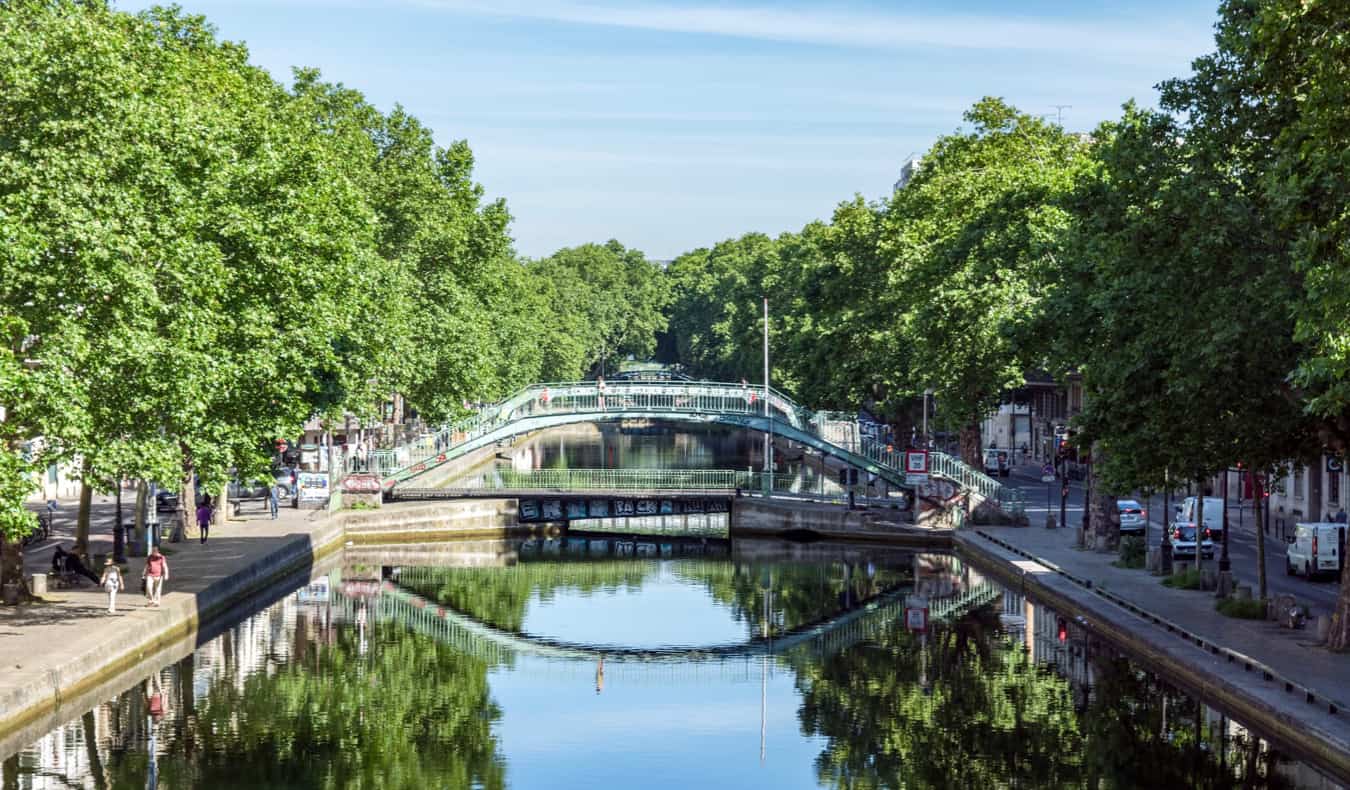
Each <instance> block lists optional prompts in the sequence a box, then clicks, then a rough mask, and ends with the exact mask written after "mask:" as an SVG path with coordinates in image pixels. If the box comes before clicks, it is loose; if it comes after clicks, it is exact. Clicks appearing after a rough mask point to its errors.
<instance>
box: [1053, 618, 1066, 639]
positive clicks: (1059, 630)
mask: <svg viewBox="0 0 1350 790" xmlns="http://www.w3.org/2000/svg"><path fill="white" fill-rule="evenodd" d="M1055 636H1056V637H1057V638H1058V639H1059V641H1061V642H1067V641H1069V623H1068V622H1067V621H1066V620H1065V619H1064V618H1063V617H1056V618H1055Z"/></svg>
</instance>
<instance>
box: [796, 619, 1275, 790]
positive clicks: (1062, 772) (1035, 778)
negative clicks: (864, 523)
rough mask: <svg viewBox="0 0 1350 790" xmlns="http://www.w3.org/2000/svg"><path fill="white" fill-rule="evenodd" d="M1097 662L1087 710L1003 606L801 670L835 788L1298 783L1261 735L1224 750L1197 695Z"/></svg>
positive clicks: (812, 729)
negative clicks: (1277, 770) (1002, 616)
mask: <svg viewBox="0 0 1350 790" xmlns="http://www.w3.org/2000/svg"><path fill="white" fill-rule="evenodd" d="M1089 660H1090V661H1092V662H1093V665H1094V673H1093V675H1094V677H1095V679H1096V683H1097V685H1096V687H1095V688H1094V689H1093V690H1092V691H1091V693H1090V694H1088V695H1087V698H1088V702H1087V704H1086V706H1078V705H1075V695H1074V693H1073V689H1072V688H1071V687H1070V683H1069V681H1068V680H1066V679H1064V678H1062V677H1061V676H1059V675H1058V674H1056V673H1055V672H1054V671H1053V670H1050V669H1048V668H1046V667H1044V666H1040V665H1037V664H1036V663H1034V662H1033V661H1032V660H1031V658H1030V656H1029V654H1028V653H1027V651H1026V650H1024V649H1023V647H1022V645H1021V643H1019V642H1014V641H1012V640H1010V639H1009V638H1007V637H1006V636H1004V635H1003V634H1001V633H999V632H998V630H997V619H996V618H995V616H994V615H993V614H992V613H991V612H988V611H986V612H983V613H980V614H977V615H973V616H971V617H968V618H966V619H965V620H964V621H962V622H960V623H958V624H956V625H955V626H953V627H939V628H937V629H935V630H934V631H933V632H932V633H930V634H928V635H927V636H925V637H920V636H918V635H915V634H912V633H909V632H907V631H905V630H904V629H903V626H902V625H901V624H896V625H895V626H894V627H892V628H890V629H888V630H887V631H886V632H884V633H883V634H882V635H881V636H880V637H879V638H877V639H875V640H872V641H870V642H866V643H862V644H859V645H856V646H855V647H853V648H851V649H849V650H846V651H843V652H840V653H838V654H836V655H835V656H833V657H831V658H827V659H824V660H822V661H819V662H810V663H803V664H802V665H800V666H796V667H794V669H795V670H796V671H797V687H798V690H799V691H800V692H801V695H802V702H801V707H800V709H799V711H798V719H799V721H800V723H801V728H802V733H803V734H804V735H808V736H821V737H824V738H825V739H827V744H826V746H825V748H824V750H823V751H822V752H821V753H820V755H819V756H818V757H817V759H816V772H817V776H818V779H819V781H820V783H821V784H822V785H824V786H827V787H840V788H858V789H863V788H901V787H939V788H946V787H987V788H992V787H1007V786H1012V787H1091V788H1136V787H1156V788H1164V787H1220V788H1222V787H1284V786H1286V785H1285V784H1284V783H1283V782H1282V781H1281V780H1280V779H1279V778H1278V777H1274V776H1272V773H1273V771H1272V769H1273V768H1274V761H1275V759H1276V758H1275V755H1274V754H1273V753H1272V752H1269V751H1266V750H1265V749H1264V748H1263V744H1262V743H1261V742H1260V741H1257V740H1256V739H1253V738H1249V737H1246V736H1237V737H1225V738H1224V740H1223V745H1222V747H1221V746H1220V744H1219V738H1220V730H1221V728H1220V726H1219V723H1218V720H1217V719H1215V720H1210V719H1209V718H1207V717H1205V716H1203V715H1201V708H1200V706H1198V705H1197V704H1196V703H1195V702H1194V701H1192V700H1190V699H1188V698H1187V697H1186V696H1185V695H1183V694H1181V693H1180V692H1178V691H1176V690H1175V689H1173V688H1171V687H1169V686H1167V685H1166V684H1164V683H1161V682H1160V681H1158V680H1156V679H1154V678H1152V677H1150V676H1149V675H1147V674H1146V673H1144V672H1141V671H1139V670H1138V669H1136V668H1134V667H1133V666H1131V665H1130V664H1129V663H1128V662H1126V661H1124V660H1122V659H1119V658H1116V657H1096V656H1090V657H1089ZM1080 699H1081V697H1080ZM1080 708H1081V709H1080Z"/></svg>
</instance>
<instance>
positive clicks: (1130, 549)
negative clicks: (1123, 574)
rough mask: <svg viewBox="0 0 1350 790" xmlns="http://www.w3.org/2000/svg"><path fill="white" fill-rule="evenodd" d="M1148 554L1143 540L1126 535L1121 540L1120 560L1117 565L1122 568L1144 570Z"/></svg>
mask: <svg viewBox="0 0 1350 790" xmlns="http://www.w3.org/2000/svg"><path fill="white" fill-rule="evenodd" d="M1146 554H1147V549H1146V547H1145V545H1144V539H1143V538H1141V537H1138V536H1136V535H1126V536H1125V537H1122V538H1121V539H1120V559H1119V560H1117V561H1116V563H1115V564H1116V566H1117V567H1120V568H1142V567H1144V561H1145V555H1146Z"/></svg>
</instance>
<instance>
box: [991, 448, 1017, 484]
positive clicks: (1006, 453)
mask: <svg viewBox="0 0 1350 790" xmlns="http://www.w3.org/2000/svg"><path fill="white" fill-rule="evenodd" d="M1011 459H1012V451H1010V450H1000V449H998V448H997V447H990V448H989V449H987V450H985V451H984V473H985V474H987V475H989V476H990V477H1007V476H1008V475H1010V474H1012V460H1011Z"/></svg>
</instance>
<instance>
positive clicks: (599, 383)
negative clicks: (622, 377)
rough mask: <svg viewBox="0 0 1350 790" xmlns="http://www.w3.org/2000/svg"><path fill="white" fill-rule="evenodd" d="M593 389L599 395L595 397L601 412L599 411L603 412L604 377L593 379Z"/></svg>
mask: <svg viewBox="0 0 1350 790" xmlns="http://www.w3.org/2000/svg"><path fill="white" fill-rule="evenodd" d="M595 389H596V392H597V393H599V394H598V396H597V397H598V402H599V404H600V410H601V411H604V408H605V377H604V376H598V377H597V378H596V379H595Z"/></svg>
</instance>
